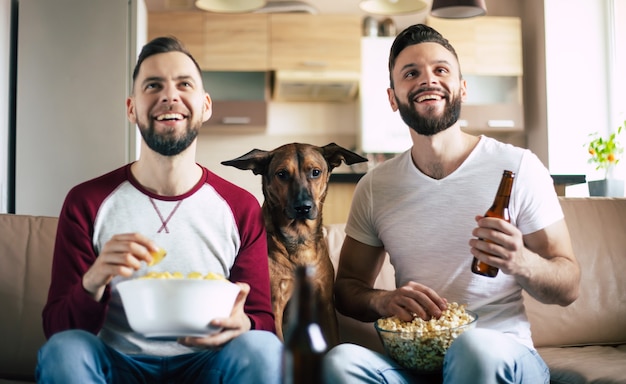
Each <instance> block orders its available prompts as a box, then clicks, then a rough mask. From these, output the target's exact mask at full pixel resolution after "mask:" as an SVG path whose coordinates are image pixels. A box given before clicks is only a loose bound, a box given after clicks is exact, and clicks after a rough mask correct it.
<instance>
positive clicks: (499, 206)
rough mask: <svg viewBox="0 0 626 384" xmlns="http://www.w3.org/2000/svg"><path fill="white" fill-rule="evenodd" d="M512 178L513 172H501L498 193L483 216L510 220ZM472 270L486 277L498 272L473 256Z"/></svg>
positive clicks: (513, 176)
mask: <svg viewBox="0 0 626 384" xmlns="http://www.w3.org/2000/svg"><path fill="white" fill-rule="evenodd" d="M514 178H515V173H513V172H511V171H504V173H502V179H501V180H500V186H499V187H498V193H496V197H495V199H494V200H493V204H492V205H491V207H490V208H489V209H488V210H487V212H486V213H485V215H484V216H485V217H497V218H499V219H502V220H506V221H508V222H509V223H510V222H511V218H510V216H509V200H510V199H511V189H512V188H513V180H514ZM472 272H474V273H476V274H478V275H483V276H487V277H496V275H497V274H498V268H496V267H493V266H491V265H489V264H486V263H483V262H482V261H480V260H478V259H477V258H476V257H474V260H472Z"/></svg>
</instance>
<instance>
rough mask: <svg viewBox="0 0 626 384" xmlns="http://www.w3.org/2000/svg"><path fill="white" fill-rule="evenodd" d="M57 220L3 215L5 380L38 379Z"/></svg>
mask: <svg viewBox="0 0 626 384" xmlns="http://www.w3.org/2000/svg"><path fill="white" fill-rule="evenodd" d="M56 227H57V219H56V218H51V217H34V216H21V215H7V214H2V215H0V233H1V234H2V235H1V236H0V255H1V257H0V303H2V310H0V340H2V344H3V345H5V346H7V347H3V348H0V378H15V379H31V380H32V379H33V376H34V370H35V364H36V361H37V351H38V349H39V347H41V345H43V343H44V342H45V337H44V334H43V328H42V324H41V311H42V309H43V307H44V305H45V302H46V297H47V295H48V286H49V285H50V269H51V266H52V253H53V248H54V239H55V236H56Z"/></svg>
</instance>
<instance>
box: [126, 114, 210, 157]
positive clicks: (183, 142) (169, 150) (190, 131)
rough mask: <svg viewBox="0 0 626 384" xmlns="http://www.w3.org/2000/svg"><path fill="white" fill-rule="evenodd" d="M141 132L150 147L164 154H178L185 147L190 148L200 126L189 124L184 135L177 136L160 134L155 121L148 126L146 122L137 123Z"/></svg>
mask: <svg viewBox="0 0 626 384" xmlns="http://www.w3.org/2000/svg"><path fill="white" fill-rule="evenodd" d="M137 126H138V127H139V132H141V136H142V137H143V139H144V141H145V142H146V144H147V145H148V147H149V148H150V149H152V150H153V151H155V152H157V153H159V154H161V155H163V156H176V155H178V154H180V153H181V152H182V151H184V150H185V149H187V148H189V146H190V145H191V143H193V141H194V140H195V139H196V137H197V136H198V127H195V126H192V125H191V123H190V124H189V125H187V129H186V130H185V134H184V135H183V136H182V137H175V136H174V135H173V134H163V135H159V134H157V133H156V131H155V129H154V121H152V120H150V123H149V124H148V126H147V127H146V126H145V125H144V124H141V123H139V122H138V123H137Z"/></svg>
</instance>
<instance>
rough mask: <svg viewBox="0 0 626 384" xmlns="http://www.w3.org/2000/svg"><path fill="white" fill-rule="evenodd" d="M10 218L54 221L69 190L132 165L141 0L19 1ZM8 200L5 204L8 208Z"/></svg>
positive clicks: (143, 17) (142, 32) (143, 16)
mask: <svg viewBox="0 0 626 384" xmlns="http://www.w3.org/2000/svg"><path fill="white" fill-rule="evenodd" d="M16 30H17V33H16V36H15V38H16V47H17V49H16V51H17V52H16V56H17V57H16V59H15V61H14V62H16V68H17V81H16V87H15V88H16V90H15V94H14V95H13V97H14V100H15V119H14V120H15V126H14V127H10V129H13V133H14V137H15V147H14V148H15V149H14V153H13V154H12V155H13V156H14V172H15V177H14V179H15V182H14V185H13V186H12V187H13V188H12V192H13V193H11V191H10V192H9V208H10V207H11V203H12V202H13V205H14V213H18V214H30V215H44V216H58V215H59V212H60V210H61V206H62V204H63V200H64V198H65V195H66V193H67V192H68V191H69V189H70V188H71V187H72V186H74V185H76V184H78V183H80V182H82V181H85V180H88V179H90V178H93V177H96V176H99V175H100V174H103V173H105V172H108V171H110V170H113V169H114V168H117V167H119V166H122V165H123V164H125V163H127V162H128V161H131V160H134V159H135V158H136V152H137V145H136V140H137V132H136V127H135V126H134V125H131V124H130V123H129V122H128V120H127V118H126V104H125V102H126V97H127V96H128V95H129V92H130V87H131V80H132V70H133V68H134V64H135V61H136V58H137V55H138V52H139V50H140V49H141V47H142V46H143V44H144V43H145V41H146V38H147V11H146V6H145V3H144V0H19V1H18V17H17V29H16ZM11 200H12V201H11Z"/></svg>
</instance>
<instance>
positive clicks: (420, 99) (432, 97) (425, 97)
mask: <svg viewBox="0 0 626 384" xmlns="http://www.w3.org/2000/svg"><path fill="white" fill-rule="evenodd" d="M441 99H443V97H441V96H439V95H433V94H428V95H422V96H419V97H417V99H416V101H417V102H418V103H421V102H423V101H429V100H436V101H438V100H441Z"/></svg>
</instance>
